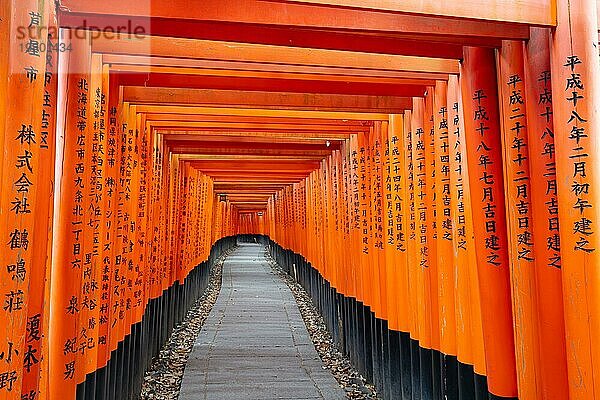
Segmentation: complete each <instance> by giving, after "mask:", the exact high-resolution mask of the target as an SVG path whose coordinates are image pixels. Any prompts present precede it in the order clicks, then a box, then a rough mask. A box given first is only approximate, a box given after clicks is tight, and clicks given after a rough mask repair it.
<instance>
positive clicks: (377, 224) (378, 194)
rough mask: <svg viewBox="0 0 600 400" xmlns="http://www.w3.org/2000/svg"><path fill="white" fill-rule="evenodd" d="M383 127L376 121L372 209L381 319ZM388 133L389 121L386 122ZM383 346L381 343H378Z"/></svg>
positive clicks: (384, 305) (383, 292)
mask: <svg viewBox="0 0 600 400" xmlns="http://www.w3.org/2000/svg"><path fill="white" fill-rule="evenodd" d="M383 129H384V127H382V122H381V121H375V122H374V126H373V130H372V145H371V149H372V155H371V162H372V163H371V173H370V175H371V196H372V198H371V204H372V207H371V210H372V217H371V218H372V225H371V226H372V229H373V232H372V234H371V237H372V240H373V258H372V263H373V272H374V274H373V275H372V276H373V281H374V282H375V290H376V296H377V301H376V304H377V308H376V316H377V317H378V318H379V319H381V320H387V317H388V315H387V303H386V286H385V283H386V281H385V278H386V270H385V252H384V248H383V243H384V242H383V183H382V173H383V168H384V167H383V163H382V151H383V142H382V131H383ZM385 129H386V135H387V123H386V127H385ZM378 345H379V346H381V343H379V344H378Z"/></svg>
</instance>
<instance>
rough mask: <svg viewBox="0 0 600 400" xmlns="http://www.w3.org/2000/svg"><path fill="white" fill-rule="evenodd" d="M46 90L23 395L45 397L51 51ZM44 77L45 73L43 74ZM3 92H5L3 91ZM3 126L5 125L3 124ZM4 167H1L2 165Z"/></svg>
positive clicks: (52, 147)
mask: <svg viewBox="0 0 600 400" xmlns="http://www.w3.org/2000/svg"><path fill="white" fill-rule="evenodd" d="M43 12H44V14H46V15H47V24H48V27H49V28H50V27H51V28H56V13H55V7H54V4H52V3H51V2H45V3H44V11H43ZM56 34H57V30H54V31H53V32H50V31H49V32H48V38H47V44H48V47H50V44H51V43H56V42H57V35H56ZM45 56H46V69H45V74H44V75H43V76H44V92H43V98H42V110H41V113H40V120H41V126H40V135H39V143H38V147H39V156H40V157H39V165H38V171H37V173H38V182H39V184H40V185H39V187H38V191H37V194H36V210H35V213H36V221H35V231H34V233H33V234H32V235H31V243H35V245H34V246H33V260H35V262H34V263H33V267H34V268H33V270H32V271H31V281H30V283H29V304H28V308H27V324H26V327H25V347H24V350H23V351H24V353H23V367H24V370H23V385H22V388H21V397H23V396H29V398H33V397H37V398H44V397H46V396H47V388H48V352H49V349H48V341H47V337H48V325H49V314H50V313H49V311H50V298H49V295H50V287H49V283H50V272H51V262H52V222H53V212H54V207H53V206H54V182H55V179H54V164H55V153H56V136H55V132H56V112H57V94H58V93H57V91H58V76H57V72H58V54H57V53H56V52H52V51H50V52H47V53H46V54H45ZM39 79H41V75H40V76H39ZM0 96H1V94H0ZM0 129H2V128H1V127H0ZM0 170H1V167H0Z"/></svg>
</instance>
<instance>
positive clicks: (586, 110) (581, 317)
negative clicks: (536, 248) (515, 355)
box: [550, 0, 600, 399]
mask: <svg viewBox="0 0 600 400" xmlns="http://www.w3.org/2000/svg"><path fill="white" fill-rule="evenodd" d="M597 18H598V15H597V8H596V2H595V1H591V0H577V1H572V2H569V3H566V2H557V22H558V26H557V28H556V30H555V31H554V33H553V35H552V38H551V53H550V54H551V72H552V98H553V123H554V145H555V147H556V176H557V178H558V182H557V186H558V208H559V223H560V227H561V229H560V243H561V248H560V255H561V261H562V278H563V290H564V296H565V297H564V306H565V327H566V346H567V362H568V374H569V394H570V397H571V398H572V399H580V398H581V399H583V398H595V397H598V396H599V395H600V315H599V314H598V310H599V309H600V288H599V287H598V284H597V282H598V281H599V279H600V275H599V272H598V265H600V249H598V246H599V240H600V239H599V238H600V236H598V235H599V231H598V219H599V217H600V215H599V213H600V209H599V208H598V204H599V193H600V192H598V190H596V189H597V188H596V186H598V184H600V174H599V173H598V167H597V165H596V164H597V162H598V161H597V156H596V155H597V151H598V148H599V145H600V144H599V138H598V134H597V133H598V129H599V126H600V115H598V111H597V107H598V104H600V78H599V77H600V64H599V63H598V21H597Z"/></svg>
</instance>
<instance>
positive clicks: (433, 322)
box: [423, 86, 441, 397]
mask: <svg viewBox="0 0 600 400" xmlns="http://www.w3.org/2000/svg"><path fill="white" fill-rule="evenodd" d="M433 102H434V87H432V86H429V87H427V92H426V93H425V115H424V121H423V132H424V145H425V149H424V152H425V173H426V176H425V181H426V184H427V185H426V187H425V197H424V200H425V210H426V213H427V216H426V225H427V245H426V248H427V258H428V268H427V269H426V270H424V272H425V289H424V290H425V296H426V298H428V299H429V302H430V305H429V307H430V308H429V312H428V313H429V321H430V331H431V349H432V353H431V357H432V360H431V361H432V367H431V368H432V369H431V374H432V376H431V385H432V386H431V389H432V394H433V396H434V397H439V396H441V393H440V383H441V379H439V377H440V376H441V369H440V357H439V351H440V320H439V316H438V313H439V301H440V299H439V293H438V272H437V254H436V251H437V241H438V227H437V224H436V215H437V207H436V198H437V197H438V193H437V191H438V189H437V187H436V164H437V162H436V157H435V129H434V114H435V112H434V104H433Z"/></svg>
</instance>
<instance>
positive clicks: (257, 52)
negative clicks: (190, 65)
mask: <svg viewBox="0 0 600 400" xmlns="http://www.w3.org/2000/svg"><path fill="white" fill-rule="evenodd" d="M92 50H93V51H94V52H97V53H103V54H130V55H156V56H161V57H179V58H191V59H209V60H225V61H227V60H231V61H244V62H259V63H272V64H290V65H307V66H330V67H342V68H360V69H376V70H383V71H386V70H387V71H413V72H434V73H443V74H457V73H458V61H456V60H447V59H440V58H426V57H413V56H401V55H388V54H373V53H358V52H351V51H341V50H323V49H306V48H295V47H284V46H272V45H262V44H250V43H235V42H218V41H213V40H196V39H187V38H169V37H157V36H138V37H127V36H125V35H120V36H116V37H115V38H111V39H108V38H106V37H104V36H100V37H99V38H97V39H94V40H93V41H92Z"/></svg>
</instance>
